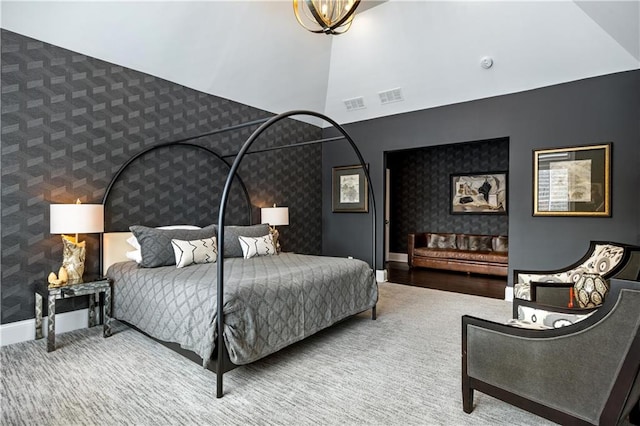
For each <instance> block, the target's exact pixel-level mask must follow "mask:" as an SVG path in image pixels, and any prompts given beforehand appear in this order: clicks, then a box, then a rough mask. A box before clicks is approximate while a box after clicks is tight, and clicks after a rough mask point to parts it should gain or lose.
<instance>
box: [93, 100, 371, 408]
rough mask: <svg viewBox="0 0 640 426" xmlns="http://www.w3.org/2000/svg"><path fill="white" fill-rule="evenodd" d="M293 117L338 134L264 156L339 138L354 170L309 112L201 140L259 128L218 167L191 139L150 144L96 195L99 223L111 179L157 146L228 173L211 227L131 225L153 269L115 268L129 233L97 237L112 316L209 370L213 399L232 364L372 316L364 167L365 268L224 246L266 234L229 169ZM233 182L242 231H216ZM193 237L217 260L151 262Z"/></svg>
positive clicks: (129, 264)
mask: <svg viewBox="0 0 640 426" xmlns="http://www.w3.org/2000/svg"><path fill="white" fill-rule="evenodd" d="M294 115H311V116H314V117H317V118H320V119H323V120H326V121H327V122H329V123H330V124H332V125H333V126H334V127H335V128H336V129H337V130H338V131H339V132H340V133H341V134H342V136H341V137H333V138H327V139H319V140H314V141H305V142H299V143H293V144H290V145H285V146H280V147H272V148H268V149H267V150H272V149H287V148H291V147H297V146H302V145H309V144H318V143H324V142H327V141H335V140H339V139H346V140H347V141H348V142H349V143H350V145H351V146H352V148H353V150H354V152H355V154H356V155H357V157H358V160H359V162H360V164H362V165H363V166H364V164H365V163H364V159H363V158H362V155H361V154H360V152H359V150H358V148H357V146H356V145H355V143H354V142H353V140H352V139H351V137H350V136H349V135H348V134H347V133H346V131H345V130H344V129H343V128H342V127H340V126H339V125H338V124H337V123H336V122H334V121H333V120H331V119H330V118H328V117H326V116H324V115H322V114H319V113H315V112H311V111H291V112H288V113H284V114H280V115H277V116H274V117H272V118H269V119H265V120H256V121H252V122H250V123H245V124H244V125H237V126H233V127H230V128H225V129H220V130H218V131H215V132H211V133H210V134H214V133H218V132H223V131H229V130H235V129H239V128H241V127H246V126H252V125H256V124H260V123H261V125H260V126H259V127H258V129H257V130H255V131H254V132H253V134H252V135H251V136H250V137H249V138H248V139H247V141H246V142H245V143H244V144H243V146H242V147H241V149H240V151H239V152H238V153H237V155H235V159H234V161H233V163H232V164H229V163H227V162H226V161H225V160H224V158H223V157H221V156H220V155H218V154H217V153H216V152H215V151H213V150H211V149H209V148H205V147H203V146H201V145H197V144H194V143H192V142H190V140H191V139H193V138H187V139H183V140H181V141H176V142H172V143H168V144H162V145H158V146H154V147H151V148H149V149H147V150H145V151H143V152H141V153H139V154H137V155H136V156H134V157H133V158H131V159H130V160H129V161H128V162H127V163H125V164H124V165H123V166H122V167H121V169H120V170H119V171H118V172H117V173H116V175H115V176H114V178H113V180H112V181H111V183H110V184H109V186H108V187H107V190H106V192H105V195H104V198H103V204H104V205H105V211H106V214H105V216H109V215H113V214H115V213H114V212H111V211H110V208H109V207H112V206H110V205H109V204H108V202H109V197H110V193H111V190H112V188H113V187H114V185H115V184H116V181H117V180H118V179H119V177H120V175H121V174H122V173H123V172H124V171H125V170H126V169H127V168H128V167H129V165H131V164H132V163H133V162H134V161H136V160H137V159H139V158H141V157H143V156H144V155H145V154H147V153H148V152H151V151H154V150H156V149H160V148H169V147H171V146H179V147H181V148H184V147H189V148H193V149H196V150H202V151H203V152H204V153H207V154H210V155H212V156H213V157H216V158H217V159H218V160H219V161H222V163H223V164H224V165H225V166H226V167H228V169H229V171H228V174H227V175H226V180H225V184H224V187H223V189H222V192H221V194H220V202H219V206H218V211H217V214H218V218H217V223H215V224H212V225H210V226H207V227H205V228H201V229H189V230H186V229H179V230H170V231H165V230H157V229H155V228H150V227H144V226H132V227H131V230H132V231H133V234H134V235H135V236H136V237H137V238H138V240H139V241H138V242H139V244H141V245H142V249H141V252H142V253H146V254H145V255H144V256H143V257H146V259H145V260H143V261H142V262H143V264H144V262H146V261H151V262H152V263H151V264H152V265H153V266H157V267H149V268H145V267H141V266H139V265H138V264H136V263H135V262H132V261H128V262H118V261H121V260H125V259H123V253H124V252H123V249H122V247H123V246H124V245H125V244H124V242H125V241H126V240H127V239H130V238H131V234H130V233H126V232H125V233H122V232H120V233H109V232H108V233H106V234H105V235H104V241H103V247H102V250H103V254H104V261H103V264H102V265H101V268H102V269H103V271H104V272H106V275H107V276H109V277H110V278H111V279H112V280H113V282H114V296H113V303H114V307H113V312H114V317H115V318H116V319H119V320H121V321H123V322H125V323H127V324H128V325H130V326H132V327H134V328H135V329H137V330H139V331H141V332H143V333H145V334H147V335H149V336H151V337H152V338H154V339H156V340H159V341H161V342H162V343H164V344H166V345H167V346H169V347H171V348H172V349H174V350H176V351H178V352H180V353H182V354H183V355H185V356H187V357H189V358H190V359H192V360H195V361H198V362H202V363H203V365H205V366H206V367H208V368H209V369H211V370H213V371H215V372H216V395H217V397H218V398H220V397H221V396H222V395H223V382H222V376H223V374H224V373H225V372H226V371H229V370H230V369H232V368H235V366H237V365H242V364H247V363H250V362H253V361H255V360H257V359H260V358H262V357H264V356H266V355H269V354H271V353H273V352H276V351H277V350H280V349H282V348H283V347H286V346H288V345H290V344H292V343H294V342H297V341H299V340H302V339H304V338H306V337H308V336H310V335H312V334H314V333H315V332H317V331H319V330H321V329H323V328H326V327H329V326H330V325H332V324H334V323H336V322H338V321H341V320H343V319H345V318H347V317H349V316H352V315H355V314H358V313H360V312H364V311H366V310H368V309H371V310H372V318H373V319H375V305H376V302H377V297H378V292H377V283H376V280H375V273H374V271H375V266H376V265H375V261H376V256H375V243H376V242H375V238H376V237H375V232H376V227H375V201H374V197H373V191H372V186H371V181H370V177H369V173H368V170H367V168H366V167H364V170H365V176H366V180H367V187H368V188H367V189H368V191H369V197H370V200H371V202H372V206H373V208H372V215H371V216H372V228H373V230H372V236H373V250H372V252H373V253H372V259H371V265H368V264H367V263H366V262H364V261H360V260H355V259H344V258H333V257H326V256H309V255H299V254H293V253H280V254H279V255H264V256H255V257H251V258H246V253H244V257H242V256H243V253H239V254H240V256H238V251H237V250H238V249H237V248H236V247H232V245H237V244H238V238H239V237H240V238H245V239H249V240H250V239H251V238H254V237H261V236H262V234H265V233H266V234H268V226H267V225H253V226H251V223H252V213H251V201H250V198H249V194H248V191H247V189H246V187H245V185H244V183H243V182H242V180H241V178H240V177H239V176H238V174H237V172H238V167H239V165H240V163H241V162H242V160H243V158H244V156H245V155H247V154H252V153H256V152H263V151H264V150H256V151H249V149H250V147H251V146H252V144H253V143H254V142H255V140H256V139H257V138H258V137H259V136H260V135H261V134H262V133H263V132H264V131H265V130H266V129H268V128H269V127H270V126H272V125H273V124H275V123H277V122H279V121H281V120H284V119H288V118H289V117H291V116H294ZM234 185H235V187H236V188H237V187H238V185H239V187H240V188H241V191H239V192H241V193H242V194H243V196H244V198H245V199H246V205H247V207H248V211H249V220H248V223H249V226H235V227H234V226H229V225H226V224H225V222H226V220H225V219H226V217H225V213H226V212H227V207H228V204H229V201H230V198H232V192H233V186H234ZM236 192H238V191H236ZM121 198H122V197H121ZM119 199H120V198H119ZM236 204H237V203H236ZM113 207H114V209H115V208H119V209H122V208H124V209H125V210H126V209H127V208H128V207H127V206H117V205H115V206H113ZM131 225H137V224H131ZM140 225H144V224H140ZM201 238H205V239H206V238H210V239H213V242H214V244H217V250H216V252H215V253H213V252H211V253H210V254H212V255H213V256H212V257H213V258H215V257H217V259H213V262H210V263H200V264H192V265H188V266H186V267H176V265H175V264H173V265H171V262H170V261H169V259H161V260H158V259H157V258H150V256H151V257H153V256H156V254H157V253H160V252H162V251H163V250H164V255H166V241H171V242H172V243H174V242H176V241H181V242H182V243H185V242H187V241H182V240H183V239H184V240H194V241H195V240H198V241H204V240H200V239H201ZM194 241H189V242H194ZM158 244H164V247H163V248H162V249H158V248H157V246H158ZM175 244H177V243H175ZM125 250H126V249H125ZM145 250H146V251H145ZM267 251H268V250H267ZM150 253H153V255H150ZM158 256H160V255H158ZM156 257H157V256H156ZM165 257H166V256H165ZM210 260H211V259H210ZM153 262H155V263H153ZM174 263H175V262H174ZM147 266H148V265H147ZM214 268H215V270H214Z"/></svg>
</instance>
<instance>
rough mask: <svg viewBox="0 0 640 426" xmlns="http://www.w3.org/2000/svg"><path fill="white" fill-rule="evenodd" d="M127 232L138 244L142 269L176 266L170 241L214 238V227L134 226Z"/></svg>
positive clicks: (215, 232)
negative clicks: (130, 233)
mask: <svg viewBox="0 0 640 426" xmlns="http://www.w3.org/2000/svg"><path fill="white" fill-rule="evenodd" d="M129 230H130V231H131V232H133V235H134V236H135V237H136V239H137V240H138V242H139V243H140V247H141V252H142V262H140V266H142V267H143V268H155V267H157V266H169V265H175V264H176V257H175V253H174V251H173V246H172V245H171V240H173V239H175V240H184V241H192V240H202V239H205V238H211V237H215V236H216V234H217V231H216V225H209V226H207V227H206V228H202V229H158V228H149V227H147V226H141V225H134V226H130V227H129Z"/></svg>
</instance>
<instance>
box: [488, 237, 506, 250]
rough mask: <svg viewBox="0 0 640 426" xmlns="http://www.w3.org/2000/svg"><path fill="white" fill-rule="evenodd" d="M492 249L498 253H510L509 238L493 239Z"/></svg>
mask: <svg viewBox="0 0 640 426" xmlns="http://www.w3.org/2000/svg"><path fill="white" fill-rule="evenodd" d="M491 248H492V249H493V251H497V252H502V253H504V252H508V251H509V239H508V238H507V237H502V236H500V237H493V239H492V240H491Z"/></svg>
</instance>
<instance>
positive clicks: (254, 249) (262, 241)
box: [238, 234, 277, 259]
mask: <svg viewBox="0 0 640 426" xmlns="http://www.w3.org/2000/svg"><path fill="white" fill-rule="evenodd" d="M238 241H239V243H240V246H241V247H242V255H243V257H244V258H245V259H251V258H252V257H254V256H273V255H274V254H277V252H276V246H275V245H274V244H273V238H272V237H271V234H267V235H263V236H261V237H256V238H254V237H242V236H240V237H238Z"/></svg>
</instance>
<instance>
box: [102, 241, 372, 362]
mask: <svg viewBox="0 0 640 426" xmlns="http://www.w3.org/2000/svg"><path fill="white" fill-rule="evenodd" d="M107 276H108V277H110V278H112V279H113V281H114V292H113V313H114V317H115V318H117V319H119V320H122V321H126V322H128V323H130V324H131V325H133V326H135V327H137V328H139V329H140V330H142V331H144V332H145V333H147V334H149V335H150V336H153V337H155V338H157V339H160V340H163V341H168V342H175V343H179V344H180V345H181V346H182V347H183V348H185V349H188V350H191V351H193V352H195V353H197V354H198V355H199V356H200V357H202V359H203V360H204V362H205V364H206V362H208V360H209V358H210V357H211V354H212V352H213V350H214V346H215V338H216V314H217V312H216V311H217V310H216V264H215V263H210V264H204V265H190V266H187V267H185V268H179V269H178V268H176V267H175V266H164V267H159V268H140V267H138V265H137V264H136V263H135V262H122V263H116V264H114V265H112V266H111V267H110V268H109V270H108V271H107ZM224 283H225V289H224V310H223V312H224V316H225V324H224V340H225V343H226V345H227V349H228V351H229V356H230V358H231V361H232V362H233V363H234V364H238V365H241V364H247V363H250V362H253V361H255V360H257V359H260V358H262V357H264V356H266V355H269V354H271V353H273V352H276V351H278V350H279V349H282V348H284V347H285V346H287V345H290V344H292V343H294V342H297V341H299V340H302V339H304V338H305V337H307V336H309V335H311V334H313V333H315V332H317V331H319V330H322V329H323V328H326V327H328V326H330V325H332V324H334V323H335V322H337V321H340V320H341V319H344V318H346V317H348V316H350V315H353V314H356V313H359V312H362V311H365V310H367V309H370V308H372V307H373V306H374V305H375V304H376V301H377V299H378V286H377V283H376V280H375V276H374V273H373V271H372V270H371V268H370V267H369V265H368V264H367V263H365V262H363V261H360V260H354V259H343V258H335V257H323V256H307V255H298V254H291V253H281V254H280V255H279V256H261V257H254V258H251V259H243V258H231V259H225V281H224Z"/></svg>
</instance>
